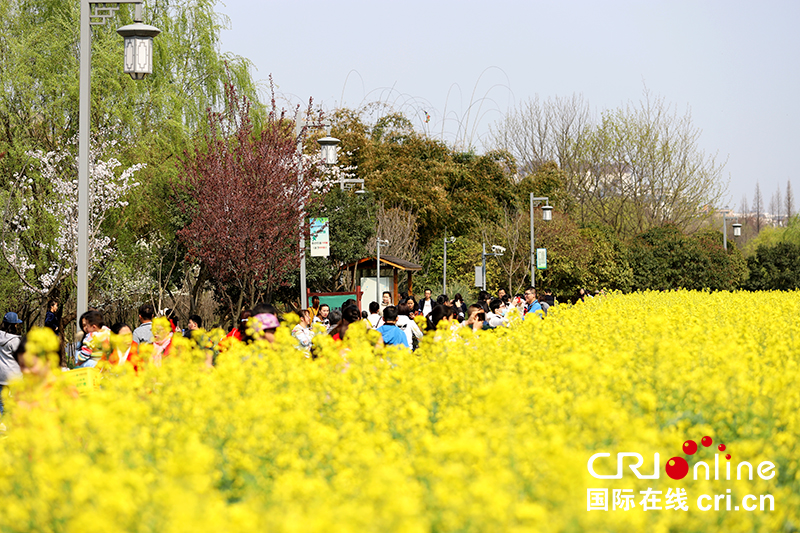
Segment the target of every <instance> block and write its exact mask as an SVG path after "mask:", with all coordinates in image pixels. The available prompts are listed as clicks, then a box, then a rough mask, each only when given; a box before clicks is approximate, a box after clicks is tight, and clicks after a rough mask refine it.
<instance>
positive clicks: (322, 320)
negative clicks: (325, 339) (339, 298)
mask: <svg viewBox="0 0 800 533" xmlns="http://www.w3.org/2000/svg"><path fill="white" fill-rule="evenodd" d="M330 313H331V307H330V306H329V305H328V304H322V305H320V306H319V312H318V313H317V316H315V317H314V321H313V324H322V325H323V326H325V327H326V328H328V327H330V325H331V320H330V318H329V315H330Z"/></svg>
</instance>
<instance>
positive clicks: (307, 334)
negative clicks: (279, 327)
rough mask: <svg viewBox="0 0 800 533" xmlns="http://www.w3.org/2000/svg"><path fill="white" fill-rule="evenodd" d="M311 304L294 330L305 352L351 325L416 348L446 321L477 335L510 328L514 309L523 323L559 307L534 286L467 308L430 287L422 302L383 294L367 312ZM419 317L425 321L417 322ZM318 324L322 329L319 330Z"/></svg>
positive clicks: (485, 297)
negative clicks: (318, 338)
mask: <svg viewBox="0 0 800 533" xmlns="http://www.w3.org/2000/svg"><path fill="white" fill-rule="evenodd" d="M311 303H312V305H311V307H310V308H308V309H302V310H301V311H300V322H299V323H298V324H297V325H296V326H294V328H293V329H292V335H293V336H294V338H295V339H297V341H298V343H299V346H300V347H301V348H302V349H304V350H308V351H310V350H311V347H312V339H313V337H314V336H315V335H319V334H329V335H332V336H333V337H334V338H336V339H340V338H344V335H345V333H346V331H347V327H348V326H349V325H350V324H352V323H354V322H356V321H358V320H361V321H363V322H364V323H365V325H366V326H367V327H368V328H371V329H375V330H377V331H378V332H379V333H380V334H381V338H382V342H383V344H384V345H387V346H397V345H401V346H405V347H407V348H409V349H412V350H414V349H416V347H417V346H418V344H419V340H420V339H421V338H422V337H423V335H424V334H425V332H426V331H433V330H436V329H437V328H438V327H439V324H440V323H441V322H442V321H445V322H446V323H447V324H448V327H449V328H451V329H453V330H455V329H457V328H461V327H468V328H471V329H473V330H475V331H477V330H481V329H493V328H497V327H502V326H506V325H508V314H509V312H510V311H511V310H512V309H517V310H518V312H519V314H520V315H521V316H522V317H523V319H525V318H528V317H531V316H537V317H539V318H543V317H544V316H546V315H547V311H548V309H549V308H550V306H551V305H555V297H554V296H553V294H552V292H551V291H543V292H541V293H540V294H538V295H537V291H536V289H534V288H533V287H530V288H528V289H527V290H526V291H525V292H524V293H523V294H518V295H516V296H511V295H509V294H507V293H506V291H505V290H503V289H500V290H499V291H498V293H497V294H496V295H494V296H493V295H491V294H489V293H488V292H486V291H481V292H480V293H479V294H478V301H477V302H475V303H474V304H472V305H470V306H467V305H466V303H465V302H464V298H463V297H462V296H461V294H456V295H455V296H453V298H452V299H451V298H449V297H448V296H447V295H446V294H441V295H439V296H438V297H437V298H436V299H434V298H433V293H432V291H431V290H430V289H426V290H425V292H424V297H423V298H422V299H421V300H419V301H417V300H416V299H415V298H414V296H413V295H409V294H404V295H401V298H400V301H399V302H398V303H397V304H396V305H394V304H393V303H392V295H391V293H389V292H384V293H383V295H382V298H381V302H380V303H378V302H374V301H373V302H371V303H370V304H369V310H368V311H367V310H364V311H359V309H358V307H357V306H356V302H355V300H352V299H351V300H347V301H345V302H344V303H343V304H342V306H341V308H340V309H336V310H331V308H330V306H329V305H328V304H325V303H323V304H320V300H319V298H318V297H316V296H314V297H313V298H312V300H311ZM417 317H421V319H420V320H415V318H417ZM315 324H317V325H318V326H317V327H316V328H315V327H314V326H315Z"/></svg>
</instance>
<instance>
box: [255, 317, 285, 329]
mask: <svg viewBox="0 0 800 533" xmlns="http://www.w3.org/2000/svg"><path fill="white" fill-rule="evenodd" d="M253 318H254V319H255V320H254V324H253V326H254V328H253V329H255V330H256V331H264V330H267V329H274V328H277V327H278V326H280V325H281V323H280V322H279V321H278V317H276V316H275V315H273V314H271V313H261V314H258V315H256V316H254V317H253Z"/></svg>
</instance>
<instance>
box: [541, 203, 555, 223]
mask: <svg viewBox="0 0 800 533" xmlns="http://www.w3.org/2000/svg"><path fill="white" fill-rule="evenodd" d="M542 220H553V208H552V207H550V206H549V205H543V206H542Z"/></svg>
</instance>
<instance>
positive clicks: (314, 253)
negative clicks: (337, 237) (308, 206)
mask: <svg viewBox="0 0 800 533" xmlns="http://www.w3.org/2000/svg"><path fill="white" fill-rule="evenodd" d="M310 222H311V257H330V255H331V239H330V232H329V231H328V219H327V218H312V219H310Z"/></svg>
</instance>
